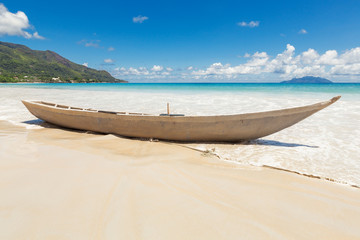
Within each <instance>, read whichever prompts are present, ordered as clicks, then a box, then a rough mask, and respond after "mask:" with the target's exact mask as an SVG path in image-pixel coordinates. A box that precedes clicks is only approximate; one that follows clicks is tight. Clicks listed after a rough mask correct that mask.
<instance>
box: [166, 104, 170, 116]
mask: <svg viewBox="0 0 360 240" xmlns="http://www.w3.org/2000/svg"><path fill="white" fill-rule="evenodd" d="M167 114H168V115H170V105H169V103H167Z"/></svg>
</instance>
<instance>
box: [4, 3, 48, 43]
mask: <svg viewBox="0 0 360 240" xmlns="http://www.w3.org/2000/svg"><path fill="white" fill-rule="evenodd" d="M29 28H33V27H32V26H31V25H30V23H29V19H28V17H27V16H26V14H25V13H24V12H22V11H18V12H17V13H11V12H9V10H8V9H7V8H6V7H5V5H4V4H2V3H0V36H1V35H9V36H21V37H24V38H27V39H30V38H36V39H45V38H44V37H42V36H40V35H39V33H38V32H35V33H34V34H32V33H29V32H28V31H25V30H26V29H29Z"/></svg>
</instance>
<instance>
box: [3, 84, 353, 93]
mask: <svg viewBox="0 0 360 240" xmlns="http://www.w3.org/2000/svg"><path fill="white" fill-rule="evenodd" d="M0 87H10V88H13V87H20V88H43V89H71V90H92V91H107V90H108V91H200V92H204V91H231V92H277V93H289V92H310V93H314V92H322V93H337V94H360V83H332V84H288V83H287V84H283V83H61V84H59V83H31V84H28V83H14V84H0Z"/></svg>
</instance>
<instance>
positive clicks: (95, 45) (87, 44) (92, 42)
mask: <svg viewBox="0 0 360 240" xmlns="http://www.w3.org/2000/svg"><path fill="white" fill-rule="evenodd" d="M77 43H78V44H80V45H84V46H85V47H93V48H100V40H86V39H83V40H81V41H78V42H77Z"/></svg>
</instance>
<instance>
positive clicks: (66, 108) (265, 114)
mask: <svg viewBox="0 0 360 240" xmlns="http://www.w3.org/2000/svg"><path fill="white" fill-rule="evenodd" d="M340 97H341V96H336V97H333V98H332V99H330V100H327V101H323V102H318V103H315V104H310V105H305V106H300V107H292V108H283V109H277V110H270V111H263V112H252V113H240V114H228V115H202V116H186V115H184V116H171V115H162V116H160V115H155V114H146V113H130V112H115V111H106V110H96V109H92V108H80V107H71V106H66V105H62V104H55V103H50V102H45V101H39V100H22V102H27V103H30V104H34V105H38V106H39V107H42V108H50V109H56V110H63V111H68V112H71V111H73V112H79V113H81V112H83V113H98V114H106V115H113V116H129V117H156V118H157V119H169V118H177V119H195V118H196V119H203V118H223V117H225V118H231V117H237V118H239V117H245V118H246V119H252V118H256V117H258V116H259V115H261V117H275V116H281V115H287V114H294V113H298V112H302V111H303V110H305V109H309V110H310V109H318V110H320V109H323V108H325V107H327V106H329V105H331V104H333V103H335V102H336V101H337V100H339V99H340Z"/></svg>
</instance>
